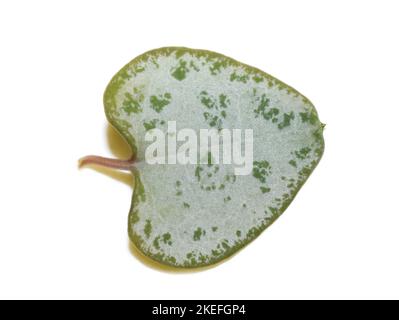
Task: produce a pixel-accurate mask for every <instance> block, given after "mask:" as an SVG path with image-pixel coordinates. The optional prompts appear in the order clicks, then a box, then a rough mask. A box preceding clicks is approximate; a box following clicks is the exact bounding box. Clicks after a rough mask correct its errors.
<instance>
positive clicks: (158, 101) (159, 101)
mask: <svg viewBox="0 0 399 320" xmlns="http://www.w3.org/2000/svg"><path fill="white" fill-rule="evenodd" d="M171 99H172V95H171V94H170V93H169V92H167V93H164V94H163V95H158V96H151V97H150V104H151V105H150V106H151V108H152V109H154V110H155V111H156V112H158V113H160V112H161V111H162V110H163V108H165V107H166V106H167V105H168V104H169V103H170V101H171Z"/></svg>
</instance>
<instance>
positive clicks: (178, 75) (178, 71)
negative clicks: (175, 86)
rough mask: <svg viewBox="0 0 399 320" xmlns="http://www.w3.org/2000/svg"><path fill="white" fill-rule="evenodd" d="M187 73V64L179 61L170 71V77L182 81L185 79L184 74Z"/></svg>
mask: <svg viewBox="0 0 399 320" xmlns="http://www.w3.org/2000/svg"><path fill="white" fill-rule="evenodd" d="M188 71H189V69H188V67H187V62H186V61H184V60H179V63H178V65H177V67H175V68H173V69H172V76H173V77H174V78H175V79H177V80H179V81H182V80H184V79H185V78H186V73H187V72H188Z"/></svg>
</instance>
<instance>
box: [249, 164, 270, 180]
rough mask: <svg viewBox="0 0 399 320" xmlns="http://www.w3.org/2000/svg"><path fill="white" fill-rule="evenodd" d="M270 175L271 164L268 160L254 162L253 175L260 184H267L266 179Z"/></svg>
mask: <svg viewBox="0 0 399 320" xmlns="http://www.w3.org/2000/svg"><path fill="white" fill-rule="evenodd" d="M269 174H270V164H269V162H267V161H266V160H263V161H254V163H253V169H252V175H253V176H254V177H255V178H256V179H258V180H259V181H260V182H262V183H265V182H266V177H267V176H268V175H269Z"/></svg>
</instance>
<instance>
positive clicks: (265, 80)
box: [104, 47, 324, 267]
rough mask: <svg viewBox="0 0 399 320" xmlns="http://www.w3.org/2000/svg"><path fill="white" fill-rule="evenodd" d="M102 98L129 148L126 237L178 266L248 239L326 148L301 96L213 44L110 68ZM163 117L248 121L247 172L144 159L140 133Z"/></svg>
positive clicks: (204, 122) (207, 122)
mask: <svg viewBox="0 0 399 320" xmlns="http://www.w3.org/2000/svg"><path fill="white" fill-rule="evenodd" d="M104 104H105V111H106V115H107V118H108V120H109V121H110V123H111V124H112V125H113V126H114V127H116V128H117V130H118V131H119V132H120V133H121V134H122V135H123V136H124V138H125V139H126V140H127V141H128V143H129V144H130V146H131V147H132V149H133V152H134V154H135V158H136V166H135V169H134V170H133V173H134V175H135V188H134V192H133V199H132V206H131V210H130V214H129V222H128V230H129V236H130V239H131V240H132V241H133V243H134V244H135V245H136V246H137V247H138V249H139V250H141V251H142V252H143V253H144V254H145V255H147V256H149V257H150V258H152V259H155V260H157V261H159V262H161V263H163V264H168V265H172V266H176V267H201V266H205V265H210V264H213V263H216V262H218V261H220V260H222V259H224V258H226V257H228V256H230V255H232V254H233V253H234V252H236V251H237V250H238V249H240V248H242V247H243V246H245V245H246V244H248V243H249V242H251V241H252V240H253V239H255V238H256V237H257V236H258V235H259V234H260V233H261V232H262V231H263V230H264V229H265V228H266V227H268V226H269V225H270V224H271V223H272V222H273V221H274V220H275V219H276V218H277V217H279V216H280V215H281V214H282V213H283V211H284V210H285V209H286V208H287V206H288V205H289V204H290V203H291V201H292V200H293V198H294V197H295V195H296V194H297V192H298V190H299V189H300V188H301V186H302V185H303V183H304V182H305V181H306V179H307V178H308V176H309V175H310V174H311V172H312V171H313V169H314V168H315V166H316V165H317V163H318V162H319V160H320V158H321V156H322V153H323V149H324V141H323V136H322V131H323V125H322V123H321V122H320V121H319V119H318V116H317V113H316V110H315V108H314V107H313V105H312V104H311V102H310V101H309V100H308V99H307V98H305V97H304V96H303V95H301V94H300V93H298V92H297V91H296V90H295V89H293V88H291V87H289V86H287V85H285V84H284V83H282V82H280V81H279V80H277V79H275V78H273V77H272V76H270V75H268V74H266V73H264V72H262V71H260V70H258V69H256V68H253V67H250V66H247V65H245V64H242V63H239V62H237V61H235V60H233V59H231V58H228V57H226V56H223V55H221V54H217V53H214V52H209V51H204V50H194V49H188V48H174V47H169V48H161V49H157V50H153V51H149V52H147V53H145V54H143V55H141V56H139V57H137V58H135V59H134V60H133V61H131V62H130V63H129V64H127V65H126V66H125V67H124V68H123V69H121V70H120V71H119V72H118V73H117V74H116V75H115V76H114V77H113V79H112V80H111V82H110V84H109V85H108V87H107V89H106V92H105V94H104ZM168 121H176V123H177V130H179V129H183V128H192V129H194V130H195V131H196V132H197V133H198V136H199V130H200V129H204V128H205V129H206V128H213V129H215V130H218V132H220V130H221V129H237V128H238V129H242V130H244V129H253V155H254V156H253V157H254V158H253V170H252V172H251V174H249V175H243V176H239V175H235V174H234V167H235V166H234V165H224V164H221V163H219V164H215V163H214V162H215V161H210V162H209V164H208V163H207V162H206V161H204V162H205V163H203V164H187V165H181V164H156V165H150V164H147V163H146V161H145V150H146V148H147V147H148V145H149V144H150V143H151V142H147V141H145V139H144V137H145V134H146V133H147V132H148V131H150V130H152V129H154V128H158V129H160V130H162V131H164V132H166V130H167V123H168ZM198 152H199V151H198ZM210 157H211V158H212V154H211V155H210ZM201 160H204V159H201ZM208 160H209V159H208ZM211 160H213V159H211Z"/></svg>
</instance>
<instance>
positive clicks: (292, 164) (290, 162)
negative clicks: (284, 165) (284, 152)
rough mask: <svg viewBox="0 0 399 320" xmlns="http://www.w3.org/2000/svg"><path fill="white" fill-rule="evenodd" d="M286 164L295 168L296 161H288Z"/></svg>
mask: <svg viewBox="0 0 399 320" xmlns="http://www.w3.org/2000/svg"><path fill="white" fill-rule="evenodd" d="M288 163H289V164H290V165H291V166H293V167H294V168H296V167H297V164H296V161H295V160H290V161H288Z"/></svg>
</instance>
